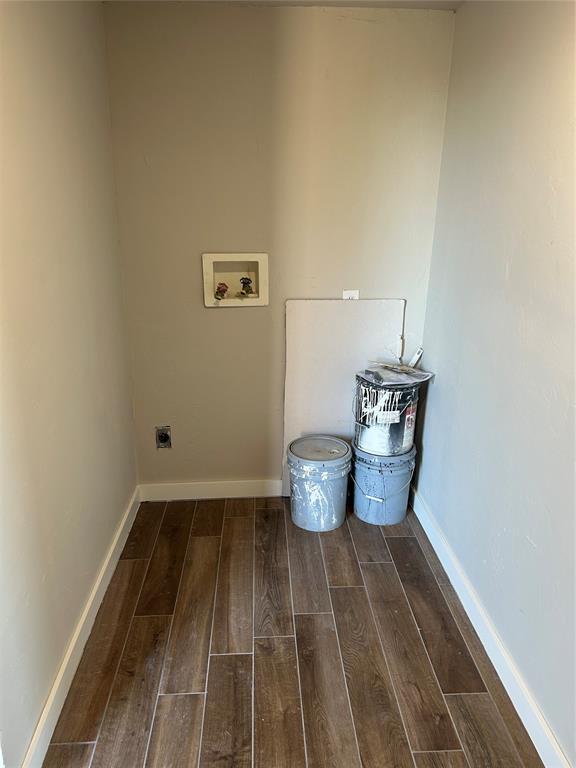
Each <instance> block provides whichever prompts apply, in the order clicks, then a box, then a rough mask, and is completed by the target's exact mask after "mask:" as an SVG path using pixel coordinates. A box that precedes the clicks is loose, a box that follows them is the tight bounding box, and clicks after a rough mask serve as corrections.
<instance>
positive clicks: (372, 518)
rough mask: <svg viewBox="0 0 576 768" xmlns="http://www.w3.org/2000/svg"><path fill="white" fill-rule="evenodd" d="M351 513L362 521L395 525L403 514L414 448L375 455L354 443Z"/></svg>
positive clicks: (406, 504)
mask: <svg viewBox="0 0 576 768" xmlns="http://www.w3.org/2000/svg"><path fill="white" fill-rule="evenodd" d="M353 450H354V475H353V480H354V514H355V515H356V517H359V518H360V520H364V522H365V523H372V524H374V525H396V523H400V522H402V520H404V518H405V517H406V509H407V507H408V494H409V492H410V481H411V480H412V475H413V474H414V467H415V465H416V458H415V457H416V448H412V450H411V451H409V452H408V453H404V454H402V455H400V456H376V455H375V454H373V453H367V452H366V451H363V450H362V449H361V448H359V447H358V446H357V445H354V447H353Z"/></svg>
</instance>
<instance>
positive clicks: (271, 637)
mask: <svg viewBox="0 0 576 768" xmlns="http://www.w3.org/2000/svg"><path fill="white" fill-rule="evenodd" d="M279 637H294V635H254V640H275V639H276V638H279Z"/></svg>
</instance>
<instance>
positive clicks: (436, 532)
mask: <svg viewBox="0 0 576 768" xmlns="http://www.w3.org/2000/svg"><path fill="white" fill-rule="evenodd" d="M412 490H413V492H414V498H413V504H412V507H413V509H414V512H415V514H416V516H417V517H418V520H419V521H420V523H421V524H422V527H423V528H424V531H425V532H426V535H427V536H428V538H429V539H430V543H431V544H432V547H433V549H434V551H435V552H436V554H437V556H438V558H439V559H440V562H441V563H442V565H443V567H444V570H445V571H446V573H447V574H448V578H449V579H450V581H451V583H452V586H453V587H454V589H455V590H456V593H457V595H458V597H459V598H460V601H461V603H462V605H463V607H464V610H465V611H466V613H467V614H468V618H469V619H470V621H471V622H472V625H473V627H474V629H475V630H476V632H477V634H478V637H479V638H480V640H481V642H482V645H483V646H484V650H485V651H486V653H487V654H488V656H489V658H490V661H491V662H492V664H493V665H494V668H495V669H496V672H497V673H498V676H499V677H500V680H501V681H502V684H503V685H504V687H505V689H506V691H507V693H508V695H509V696H510V699H511V700H512V703H513V704H514V707H515V709H516V711H517V713H518V716H519V717H520V719H521V720H522V722H523V723H524V727H525V728H526V730H527V731H528V734H529V735H530V738H531V739H532V741H533V742H534V746H535V747H536V749H537V751H538V753H539V755H540V757H541V759H542V761H543V763H544V765H545V766H547V768H571V765H570V761H569V760H568V758H567V757H566V755H565V753H564V751H563V750H562V748H561V746H560V744H559V743H558V741H557V739H556V737H555V736H554V733H553V731H552V729H551V728H550V726H549V725H548V723H547V721H546V718H545V717H544V714H543V713H542V711H541V710H540V707H539V706H538V704H537V702H536V699H535V698H534V695H533V694H532V692H531V691H530V689H529V688H528V686H527V684H526V682H525V680H524V678H523V677H522V675H521V674H520V671H519V670H518V668H517V666H516V664H515V663H514V659H513V658H512V656H511V655H510V652H509V651H508V649H507V648H506V646H505V644H504V643H503V641H502V639H501V638H500V636H499V634H498V632H497V630H496V627H495V626H494V624H493V622H492V619H491V618H490V614H489V613H488V611H487V610H486V608H485V607H484V605H483V603H482V601H481V600H480V597H479V596H478V593H477V592H476V590H475V589H474V587H473V585H472V583H471V582H470V580H469V579H468V577H467V575H466V572H465V571H464V568H463V567H462V565H461V563H460V561H459V560H458V557H457V556H456V554H455V552H454V550H453V549H452V547H451V546H450V544H449V543H448V540H447V538H446V536H445V535H444V532H443V531H442V529H441V528H440V526H439V524H438V521H437V520H436V518H435V516H434V514H433V513H432V511H431V510H430V507H429V506H428V504H427V503H426V501H425V500H424V499H423V497H422V495H421V494H420V493H418V491H417V490H416V489H415V488H412Z"/></svg>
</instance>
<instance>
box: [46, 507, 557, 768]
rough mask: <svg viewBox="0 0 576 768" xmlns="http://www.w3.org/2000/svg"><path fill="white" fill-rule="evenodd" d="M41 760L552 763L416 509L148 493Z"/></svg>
mask: <svg viewBox="0 0 576 768" xmlns="http://www.w3.org/2000/svg"><path fill="white" fill-rule="evenodd" d="M44 766H45V768H115V766H122V768H224V767H226V768H300V767H301V768H340V767H341V768H356V767H358V768H359V767H360V766H362V767H363V768H376V767H378V768H380V767H381V768H414V767H415V768H477V767H478V768H480V766H481V767H482V768H504V767H505V768H543V765H542V762H541V761H540V759H539V757H538V755H537V753H536V750H535V749H534V746H533V745H532V743H531V742H530V739H529V737H528V735H527V733H526V731H525V729H524V727H523V725H522V723H521V721H520V719H519V718H518V715H517V714H516V712H515V710H514V708H513V706H512V704H511V702H510V699H509V698H508V696H507V694H506V692H505V690H504V688H503V686H502V683H501V682H500V680H499V679H498V677H497V675H496V673H495V671H494V669H493V667H492V665H491V664H490V661H489V659H488V657H487V655H486V653H485V651H484V649H483V647H482V645H481V643H480V641H479V640H478V637H477V636H476V634H475V632H474V630H473V628H472V626H471V624H470V622H469V620H468V617H467V616H466V614H465V612H464V610H463V608H462V606H461V604H460V602H459V600H458V597H457V596H456V593H455V592H454V590H453V588H452V587H451V586H450V583H449V581H448V578H447V576H446V573H445V572H444V569H443V568H442V566H441V564H440V562H439V561H438V558H437V557H436V554H435V552H434V550H433V549H432V547H431V545H430V542H429V541H428V539H427V538H426V534H425V533H424V530H423V529H422V527H421V526H420V524H419V522H418V521H417V519H416V518H415V516H414V514H413V513H412V512H410V513H409V515H408V517H407V519H406V520H405V521H404V522H403V523H402V524H400V525H399V526H393V527H390V526H383V527H380V528H379V527H376V526H369V525H367V524H365V523H361V522H360V521H358V520H356V519H355V518H350V517H349V519H348V520H347V522H346V523H345V524H344V526H343V527H342V528H340V529H338V530H337V531H335V532H331V533H326V534H321V535H319V534H315V533H309V532H307V531H302V530H301V529H299V528H296V527H295V526H294V525H293V523H292V521H291V519H290V515H289V505H287V504H286V502H285V501H284V500H283V499H281V498H257V499H229V500H226V501H225V500H224V499H216V500H205V501H198V502H194V501H185V502H169V503H165V502H145V503H143V504H141V506H140V509H139V511H138V513H137V516H136V519H135V522H134V525H133V527H132V531H131V532H130V534H129V536H128V539H127V541H126V544H125V546H124V550H123V552H122V556H121V559H120V561H119V563H118V565H117V568H116V571H115V573H114V575H113V577H112V580H111V582H110V586H109V587H108V590H107V592H106V595H105V597H104V600H103V602H102V605H101V607H100V610H99V612H98V615H97V618H96V621H95V623H94V627H93V630H92V632H91V634H90V637H89V639H88V642H87V644H86V647H85V649H84V654H83V656H82V659H81V661H80V664H79V666H78V670H77V672H76V675H75V677H74V680H73V682H72V685H71V687H70V691H69V694H68V697H67V699H66V702H65V704H64V707H63V709H62V713H61V715H60V719H59V720H58V724H57V726H56V728H55V731H54V735H53V738H52V743H51V745H50V747H49V749H48V752H47V754H46V759H45V761H44Z"/></svg>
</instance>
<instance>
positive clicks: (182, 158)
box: [106, 3, 454, 482]
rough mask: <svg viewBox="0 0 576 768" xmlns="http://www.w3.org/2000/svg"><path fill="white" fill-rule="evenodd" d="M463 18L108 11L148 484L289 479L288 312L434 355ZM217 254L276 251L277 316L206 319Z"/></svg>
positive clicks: (222, 314) (236, 313)
mask: <svg viewBox="0 0 576 768" xmlns="http://www.w3.org/2000/svg"><path fill="white" fill-rule="evenodd" d="M453 18H454V15H453V14H452V13H450V12H445V11H391V10H368V9H357V10H354V11H352V10H349V9H348V10H346V9H341V8H254V7H222V6H219V7H215V6H197V5H196V6H195V5H192V4H187V3H143V4H139V3H109V4H108V5H107V7H106V27H107V35H108V46H109V57H110V73H111V89H112V91H111V92H112V106H113V129H114V146H115V156H116V169H117V181H118V190H119V209H120V223H121V247H122V254H123V258H124V263H125V268H126V278H127V286H128V309H129V325H130V336H131V349H132V365H133V376H134V382H135V389H134V393H135V408H136V423H137V445H138V461H139V472H140V479H141V481H144V482H146V481H156V482H158V481H193V480H212V479H223V480H233V479H262V478H279V477H280V471H281V452H282V408H283V401H282V398H283V377H284V367H283V366H284V301H285V299H286V298H287V297H291V298H301V297H318V298H322V297H340V296H341V291H342V289H343V288H359V289H360V292H361V295H362V296H363V297H404V298H407V299H408V314H407V347H408V349H409V350H413V349H414V348H415V347H416V346H417V345H418V344H419V343H420V342H421V339H422V330H423V319H424V311H425V297H426V288H427V283H428V268H429V260H430V254H431V246H432V234H433V223H434V213H435V205H436V193H437V182H438V173H439V165H440V153H441V144H442V131H443V123H444V114H445V107H446V96H447V81H448V72H449V64H450V51H451V40H452V27H453ZM203 251H267V252H269V253H270V276H271V277H270V280H271V282H270V306H269V307H267V308H261V309H258V308H252V309H218V310H214V309H205V308H204V306H203V298H202V272H201V261H200V256H201V253H202V252H203ZM156 424H171V425H172V427H173V442H174V448H173V449H172V451H156V449H155V445H154V432H153V429H154V425H156Z"/></svg>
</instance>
